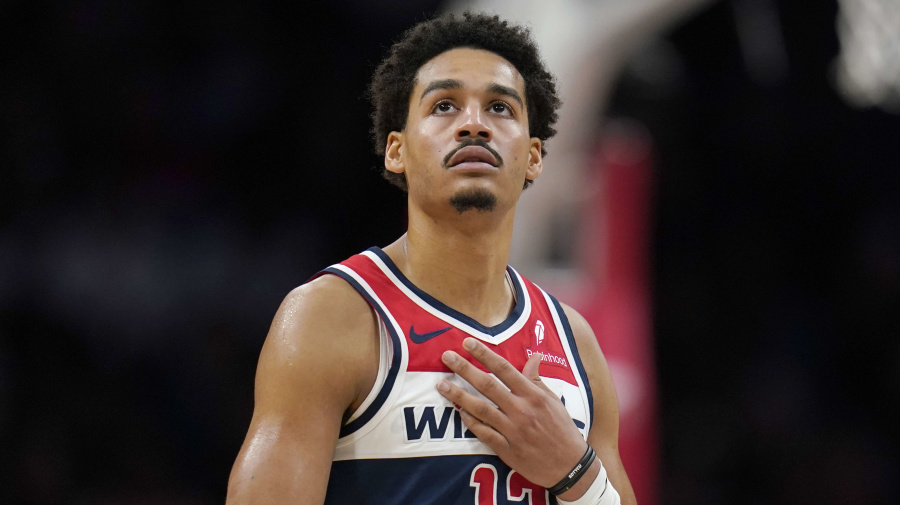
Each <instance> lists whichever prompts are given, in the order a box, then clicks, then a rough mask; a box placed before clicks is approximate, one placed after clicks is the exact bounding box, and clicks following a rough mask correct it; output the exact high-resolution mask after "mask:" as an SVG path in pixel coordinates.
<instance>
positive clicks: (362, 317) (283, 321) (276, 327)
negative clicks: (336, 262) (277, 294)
mask: <svg viewBox="0 0 900 505" xmlns="http://www.w3.org/2000/svg"><path fill="white" fill-rule="evenodd" d="M377 346H378V336H377V319H376V316H375V314H374V312H373V311H372V309H371V308H370V306H369V304H368V302H366V300H365V299H363V298H362V296H360V295H359V293H358V292H357V291H356V290H355V289H354V288H353V287H352V286H350V285H349V284H348V283H347V282H346V281H344V280H343V279H341V278H339V277H336V276H333V275H323V276H321V277H318V278H316V279H314V280H312V281H310V282H308V283H306V284H303V285H302V286H299V287H297V288H295V289H293V290H292V291H291V292H290V293H288V294H287V296H285V298H284V300H283V301H282V302H281V305H280V306H279V308H278V311H277V312H276V313H275V317H274V319H273V321H272V325H271V327H270V328H269V334H268V336H267V337H266V341H265V343H264V344H263V348H262V352H261V354H260V360H259V368H258V370H257V381H258V382H259V381H260V380H270V381H271V380H272V379H274V380H277V382H278V383H280V384H281V385H285V386H287V385H290V384H291V383H295V384H297V386H298V387H301V386H302V387H304V388H308V387H309V386H310V385H311V384H315V383H318V382H323V385H328V384H331V387H335V388H340V386H341V385H343V386H344V387H345V388H346V389H345V391H346V394H347V397H346V398H344V400H346V401H347V403H348V405H349V404H350V402H352V401H353V400H354V398H355V397H356V396H358V395H359V394H360V391H359V389H360V388H361V387H362V385H363V384H364V383H365V382H366V378H367V376H368V375H370V374H371V371H370V369H371V368H372V363H373V362H374V363H375V364H376V367H377V356H378V347H377ZM373 355H374V356H375V360H374V361H373V359H372V356H373ZM335 364H339V366H335ZM376 371H377V369H376Z"/></svg>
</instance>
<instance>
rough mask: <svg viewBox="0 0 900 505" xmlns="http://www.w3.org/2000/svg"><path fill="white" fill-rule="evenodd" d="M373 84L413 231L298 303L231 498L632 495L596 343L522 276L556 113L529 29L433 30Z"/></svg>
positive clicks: (410, 41)
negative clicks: (518, 225)
mask: <svg viewBox="0 0 900 505" xmlns="http://www.w3.org/2000/svg"><path fill="white" fill-rule="evenodd" d="M370 91H371V95H372V99H373V102H374V107H375V111H374V114H373V119H374V123H375V126H374V128H373V133H374V137H375V140H376V149H378V151H379V153H380V154H383V155H384V164H385V171H386V172H385V176H386V177H387V178H388V179H389V180H391V181H392V182H394V183H395V184H397V185H399V186H400V187H401V188H403V189H405V190H406V191H407V195H408V196H407V198H408V208H409V227H408V230H407V233H406V234H404V235H403V236H402V237H400V238H399V239H397V240H396V241H395V242H393V243H391V244H390V245H388V246H386V247H384V248H383V249H379V248H377V247H373V248H371V249H369V250H367V251H364V252H363V253H361V254H358V255H356V256H353V257H351V258H350V259H348V260H346V261H344V262H342V263H340V264H337V265H334V266H332V267H330V268H328V269H326V270H324V271H323V272H321V273H320V274H319V275H318V276H317V277H315V278H314V280H311V281H310V282H308V283H306V284H304V285H302V286H300V287H299V288H297V289H295V290H294V291H292V292H291V293H290V294H289V295H288V296H287V297H286V298H285V300H284V302H283V303H282V305H281V307H280V308H279V310H278V312H277V314H276V316H275V320H274V322H273V324H272V327H271V329H270V332H269V335H268V337H267V339H266V342H265V344H264V345H263V349H262V353H261V356H260V360H259V367H258V370H257V376H256V392H255V395H256V396H255V402H256V403H255V409H254V412H253V418H252V420H251V423H250V429H249V432H248V434H247V438H246V440H245V442H244V445H243V447H242V448H241V451H240V453H239V455H238V457H237V461H236V463H235V465H234V469H233V470H232V473H231V477H230V480H229V485H228V503H229V504H234V505H237V504H245V503H279V504H281V503H291V504H304V505H306V504H322V503H327V504H354V505H356V504H441V505H446V504H472V503H474V504H476V505H488V504H508V503H511V502H516V503H531V504H545V503H556V502H557V501H558V502H559V503H578V504H604V505H606V504H614V503H620V500H621V503H626V504H633V503H635V499H634V493H633V492H632V489H631V485H630V484H629V481H628V478H627V476H626V474H625V470H624V468H623V467H622V462H621V460H620V459H619V454H618V449H617V437H618V423H619V418H618V407H617V400H616V394H615V390H614V388H613V383H612V379H611V377H610V373H609V369H608V366H607V364H606V361H605V360H604V358H603V355H602V353H601V351H600V348H599V346H598V344H597V341H596V339H595V337H594V334H593V332H592V331H591V329H590V327H589V326H588V324H587V323H586V322H585V320H584V319H583V318H582V317H581V316H580V315H578V314H577V313H576V312H575V311H573V310H572V309H571V308H569V307H567V306H565V305H563V304H561V303H559V302H558V301H556V300H555V299H554V298H553V297H551V296H550V295H548V294H547V293H545V292H543V291H542V290H541V289H540V288H538V287H537V286H535V285H534V284H532V283H531V282H529V281H528V280H526V279H524V278H523V277H522V276H521V275H519V274H518V273H517V272H516V271H515V270H514V269H512V268H511V267H508V266H507V265H506V262H507V258H508V255H509V249H510V241H511V234H512V229H513V217H514V214H515V207H516V202H517V201H518V199H519V196H520V195H521V194H522V191H523V189H524V188H525V187H526V186H527V185H528V184H530V183H531V182H532V181H534V180H535V179H537V178H538V176H540V175H541V171H542V158H543V155H544V154H545V149H544V142H545V141H546V140H547V139H548V138H549V137H551V136H552V135H553V134H554V133H555V131H554V130H553V124H554V122H555V121H556V117H557V114H556V110H557V108H558V106H559V100H558V98H557V96H556V87H555V84H554V81H553V77H552V76H551V75H550V74H549V73H548V72H547V71H546V70H545V69H544V67H543V64H542V62H541V61H540V59H539V56H538V53H537V49H536V47H535V45H534V43H533V41H532V40H531V39H530V36H529V34H528V32H527V31H526V30H524V29H522V28H520V27H515V26H511V25H508V24H507V23H506V22H504V21H501V20H500V19H499V18H497V17H495V16H484V15H473V14H468V13H467V14H465V15H463V16H452V15H446V16H442V17H439V18H435V19H433V20H430V21H427V22H424V23H421V24H419V25H417V26H415V27H413V28H412V29H411V30H409V31H408V32H407V33H406V34H404V36H403V38H402V40H400V41H399V42H398V43H397V44H395V45H394V46H393V47H392V49H391V51H390V53H389V55H388V56H387V58H386V59H385V60H384V61H383V62H382V64H381V65H380V67H379V68H378V70H377V71H376V74H375V78H374V79H373V83H372V86H371V89H370Z"/></svg>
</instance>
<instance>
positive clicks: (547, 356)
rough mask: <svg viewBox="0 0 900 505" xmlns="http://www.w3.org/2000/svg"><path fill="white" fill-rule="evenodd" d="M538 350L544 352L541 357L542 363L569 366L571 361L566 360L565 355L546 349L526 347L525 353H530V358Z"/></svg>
mask: <svg viewBox="0 0 900 505" xmlns="http://www.w3.org/2000/svg"><path fill="white" fill-rule="evenodd" d="M536 352H539V353H541V354H543V357H542V358H541V364H544V365H555V366H560V367H563V368H569V362H568V360H566V357H565V356H560V355H559V354H556V353H552V352H549V351H545V350H534V349H525V354H526V355H528V357H529V358H530V357H531V355H532V354H534V353H536Z"/></svg>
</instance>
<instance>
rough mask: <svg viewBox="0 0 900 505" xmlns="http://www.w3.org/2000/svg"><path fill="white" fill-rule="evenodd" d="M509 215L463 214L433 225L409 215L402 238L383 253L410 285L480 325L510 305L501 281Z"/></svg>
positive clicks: (421, 215) (500, 318)
mask: <svg viewBox="0 0 900 505" xmlns="http://www.w3.org/2000/svg"><path fill="white" fill-rule="evenodd" d="M512 224H513V212H512V211H510V212H508V213H506V215H494V214H493V213H491V214H483V213H480V212H477V211H467V212H464V213H463V214H459V215H456V216H455V217H454V218H453V219H441V220H435V219H432V218H431V217H430V216H428V215H426V214H424V213H419V212H410V215H409V229H408V231H407V233H406V234H405V235H403V236H402V237H400V238H399V239H398V240H397V241H396V242H394V243H393V244H391V245H389V246H388V247H386V248H385V249H384V251H385V253H387V254H388V256H390V257H391V260H393V261H394V263H395V264H396V265H397V267H398V268H399V269H400V271H401V272H403V274H404V275H405V276H406V277H407V278H408V279H409V280H410V281H412V282H413V283H414V284H415V285H416V286H418V287H419V288H420V289H422V290H424V291H425V292H427V293H428V294H430V295H431V296H433V297H435V298H436V299H438V300H440V301H441V302H442V303H444V304H445V305H447V306H449V307H452V308H453V309H455V310H457V311H459V312H461V313H463V314H466V315H467V316H469V317H471V318H473V319H475V320H476V321H478V322H479V323H481V324H484V325H485V326H494V325H496V324H499V323H501V322H502V321H503V320H504V319H506V317H507V316H508V315H509V312H510V310H511V308H512V306H513V305H514V303H513V295H512V293H511V290H510V288H509V285H508V283H507V281H506V264H507V261H508V260H509V249H510V242H511V238H512Z"/></svg>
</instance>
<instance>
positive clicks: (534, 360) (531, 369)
mask: <svg viewBox="0 0 900 505" xmlns="http://www.w3.org/2000/svg"><path fill="white" fill-rule="evenodd" d="M543 358H544V355H543V354H542V353H539V352H536V353H534V354H532V355H531V356H529V357H528V361H526V362H525V366H524V367H523V368H522V375H524V376H525V378H526V379H528V380H530V381H531V382H532V383H533V384H534V385H536V386H537V387H539V388H541V389H542V390H543V391H544V392H546V393H549V394H551V395H553V397H556V393H554V392H553V390H552V389H550V387H548V386H547V384H545V383H544V381H542V380H541V375H540V366H541V361H543Z"/></svg>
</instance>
